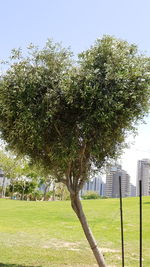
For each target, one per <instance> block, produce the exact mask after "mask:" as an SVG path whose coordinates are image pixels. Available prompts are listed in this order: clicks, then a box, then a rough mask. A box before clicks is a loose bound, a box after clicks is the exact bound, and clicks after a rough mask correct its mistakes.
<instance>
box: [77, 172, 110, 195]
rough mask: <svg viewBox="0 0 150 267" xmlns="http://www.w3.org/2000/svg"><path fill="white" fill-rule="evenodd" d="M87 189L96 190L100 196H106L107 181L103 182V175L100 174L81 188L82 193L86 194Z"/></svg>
mask: <svg viewBox="0 0 150 267" xmlns="http://www.w3.org/2000/svg"><path fill="white" fill-rule="evenodd" d="M87 191H95V192H97V193H98V194H99V195H100V196H105V183H104V182H103V180H102V177H101V176H99V175H98V176H96V177H95V178H93V179H91V180H89V181H87V182H86V183H85V184H84V186H83V188H82V190H81V195H83V194H85V193H86V192H87Z"/></svg>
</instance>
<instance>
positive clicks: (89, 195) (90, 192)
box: [82, 191, 100, 199]
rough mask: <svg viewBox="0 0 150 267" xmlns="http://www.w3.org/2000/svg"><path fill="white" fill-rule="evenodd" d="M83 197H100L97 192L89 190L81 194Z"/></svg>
mask: <svg viewBox="0 0 150 267" xmlns="http://www.w3.org/2000/svg"><path fill="white" fill-rule="evenodd" d="M82 198H83V199H98V198H100V195H99V194H98V193H97V192H94V191H89V192H86V193H85V194H84V195H83V196H82Z"/></svg>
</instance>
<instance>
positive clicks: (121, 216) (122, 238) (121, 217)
mask: <svg viewBox="0 0 150 267" xmlns="http://www.w3.org/2000/svg"><path fill="white" fill-rule="evenodd" d="M119 192H120V223H121V245H122V267H124V237H123V212H122V190H121V176H119Z"/></svg>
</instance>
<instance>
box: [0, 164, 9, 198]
mask: <svg viewBox="0 0 150 267" xmlns="http://www.w3.org/2000/svg"><path fill="white" fill-rule="evenodd" d="M9 184H10V182H9V179H7V178H6V177H5V175H4V172H3V170H1V169H0V187H1V193H0V197H2V196H4V195H5V191H6V187H7V185H9Z"/></svg>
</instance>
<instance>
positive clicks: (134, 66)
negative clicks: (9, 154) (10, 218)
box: [0, 36, 150, 266]
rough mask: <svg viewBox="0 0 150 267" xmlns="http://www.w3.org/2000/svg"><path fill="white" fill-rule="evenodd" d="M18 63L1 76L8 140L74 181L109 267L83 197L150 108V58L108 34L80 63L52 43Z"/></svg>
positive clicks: (2, 125)
mask: <svg viewBox="0 0 150 267" xmlns="http://www.w3.org/2000/svg"><path fill="white" fill-rule="evenodd" d="M12 60H13V62H12V63H10V67H9V69H8V70H7V72H6V73H5V74H4V75H3V76H2V77H1V80H0V105H1V109H0V131H1V138H2V139H4V140H5V141H6V142H7V144H8V147H9V148H11V149H14V150H15V151H17V152H18V153H19V154H22V155H26V156H28V157H29V159H31V160H32V161H33V162H34V163H36V164H42V165H43V166H44V167H45V169H47V170H48V171H49V172H50V173H51V174H53V175H54V176H55V179H56V180H57V181H61V182H63V183H65V184H66V185H67V188H68V190H69V192H70V194H71V203H72V207H73V209H74V211H75V212H76V214H77V216H78V218H79V220H80V222H81V224H82V227H83V229H84V232H85V234H86V237H87V239H88V241H89V243H90V246H91V248H92V250H93V253H94V255H95V257H96V259H97V262H98V264H99V266H106V265H105V263H104V260H103V257H101V255H100V253H99V252H98V249H97V246H96V245H95V241H94V239H93V237H92V234H91V232H90V231H89V228H88V225H87V223H86V218H85V216H84V214H83V210H82V206H81V203H80V201H79V195H78V194H79V190H80V189H81V188H82V186H83V184H84V182H85V181H86V179H87V177H88V176H89V174H90V171H91V169H92V166H97V167H99V168H100V167H102V166H103V165H104V164H105V162H106V161H107V160H108V159H109V158H115V157H116V155H118V153H119V151H120V150H121V148H122V147H123V145H124V141H125V137H126V135H127V133H128V132H129V131H133V130H134V129H135V125H136V123H137V122H138V121H139V120H141V119H143V116H144V115H145V114H146V113H147V112H148V109H149V96H150V90H149V89H150V88H149V70H150V59H149V58H148V57H146V56H144V55H141V54H140V53H139V52H138V49H137V47H136V46H135V45H133V44H129V43H128V42H126V41H123V40H120V39H116V38H114V37H111V36H104V37H103V38H102V39H98V40H97V41H96V42H95V44H94V45H93V46H92V47H91V48H89V49H88V50H87V51H85V52H83V53H81V54H80V55H79V60H78V62H74V61H73V60H72V57H71V53H70V51H69V50H67V49H64V48H62V47H61V46H60V45H59V44H54V43H52V42H51V41H48V42H47V44H46V46H45V47H44V48H43V49H42V50H39V49H38V48H37V47H34V46H32V45H30V47H29V48H28V55H27V56H26V57H23V55H22V54H21V50H18V51H17V50H14V51H13V55H12Z"/></svg>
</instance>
